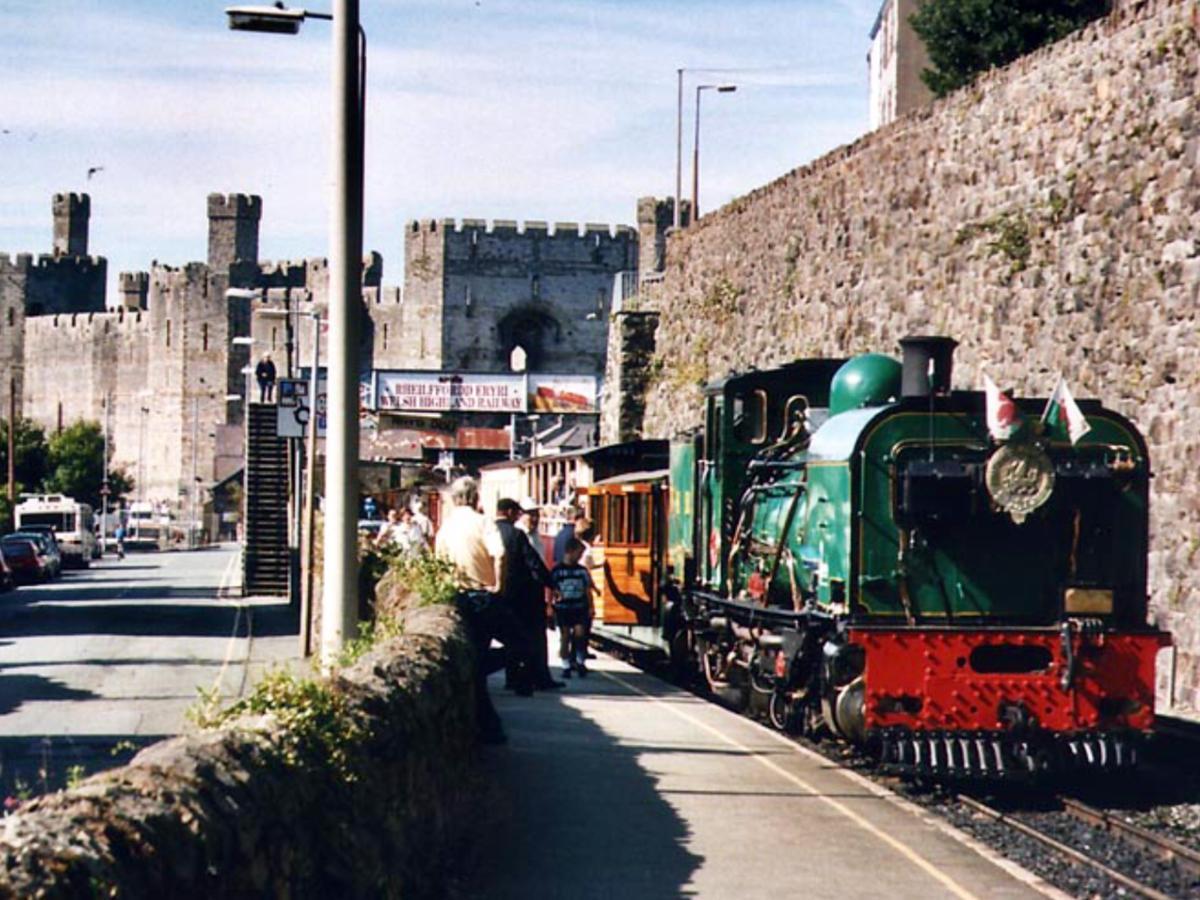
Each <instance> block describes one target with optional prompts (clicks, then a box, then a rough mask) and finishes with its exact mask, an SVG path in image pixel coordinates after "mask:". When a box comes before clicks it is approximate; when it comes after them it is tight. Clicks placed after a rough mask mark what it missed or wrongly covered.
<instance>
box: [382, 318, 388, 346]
mask: <svg viewBox="0 0 1200 900" xmlns="http://www.w3.org/2000/svg"><path fill="white" fill-rule="evenodd" d="M387 332H388V327H387V322H384V323H383V349H384V350H386V349H387Z"/></svg>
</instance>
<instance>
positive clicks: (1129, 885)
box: [956, 794, 1172, 900]
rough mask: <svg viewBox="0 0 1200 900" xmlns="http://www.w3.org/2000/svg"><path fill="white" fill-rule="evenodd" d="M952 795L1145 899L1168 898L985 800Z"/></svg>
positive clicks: (1170, 899)
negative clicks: (994, 807)
mask: <svg viewBox="0 0 1200 900" xmlns="http://www.w3.org/2000/svg"><path fill="white" fill-rule="evenodd" d="M956 799H957V800H958V802H959V803H961V804H963V805H964V806H966V807H967V808H968V809H971V810H973V811H974V812H976V813H978V814H979V815H982V816H985V817H987V818H989V819H992V820H993V821H995V822H998V823H1000V824H1002V825H1005V826H1007V827H1009V828H1012V829H1013V830H1014V831H1019V832H1020V833H1021V834H1023V835H1025V836H1026V837H1029V838H1032V839H1033V840H1035V841H1037V842H1038V843H1039V844H1042V845H1043V846H1044V847H1047V848H1049V849H1051V850H1053V851H1054V852H1055V853H1058V854H1060V855H1062V856H1065V857H1067V858H1068V859H1070V860H1073V861H1074V862H1077V863H1079V864H1080V865H1083V866H1086V867H1087V868H1089V869H1091V870H1093V871H1095V872H1099V873H1100V874H1102V875H1104V876H1105V877H1106V878H1109V879H1111V880H1112V881H1113V882H1115V883H1117V884H1119V885H1121V886H1122V887H1124V888H1126V889H1127V890H1129V891H1132V892H1133V893H1134V894H1136V895H1137V896H1139V897H1146V898H1147V900H1172V898H1171V896H1170V895H1169V894H1164V893H1163V892H1162V891H1159V890H1157V889H1155V888H1153V887H1150V886H1149V885H1147V884H1143V883H1142V882H1140V881H1138V880H1137V879H1136V878H1131V877H1130V876H1128V875H1126V874H1124V873H1123V872H1118V871H1117V870H1116V869H1114V868H1112V867H1111V866H1109V865H1108V864H1107V863H1105V862H1102V861H1101V860H1099V859H1097V858H1095V857H1093V856H1091V855H1089V854H1087V853H1084V852H1082V851H1081V850H1077V849H1075V848H1074V847H1068V846H1067V845H1066V844H1064V843H1063V842H1062V841H1060V840H1058V839H1056V838H1054V837H1051V836H1050V835H1048V834H1046V833H1045V832H1043V831H1041V830H1039V829H1037V828H1034V827H1033V826H1032V825H1029V824H1027V823H1025V822H1022V821H1020V820H1019V819H1016V818H1014V817H1012V816H1009V815H1006V814H1005V813H1002V812H1000V811H999V810H997V809H993V808H992V807H990V806H988V805H987V804H986V803H982V802H980V801H979V800H976V799H975V798H974V797H968V796H966V795H965V794H959V795H958V797H957V798H956Z"/></svg>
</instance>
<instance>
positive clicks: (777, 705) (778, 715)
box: [767, 691, 804, 734]
mask: <svg viewBox="0 0 1200 900" xmlns="http://www.w3.org/2000/svg"><path fill="white" fill-rule="evenodd" d="M767 715H768V716H770V719H771V725H773V726H774V727H775V728H776V729H777V730H779V731H782V732H783V733H784V734H800V733H801V732H802V731H803V730H804V719H803V717H802V716H801V715H799V714H798V713H797V710H796V705H795V704H794V703H792V702H791V701H790V700H788V699H787V697H786V696H785V695H784V694H782V693H780V692H779V691H776V692H775V693H773V694H772V695H771V704H770V706H768V707H767Z"/></svg>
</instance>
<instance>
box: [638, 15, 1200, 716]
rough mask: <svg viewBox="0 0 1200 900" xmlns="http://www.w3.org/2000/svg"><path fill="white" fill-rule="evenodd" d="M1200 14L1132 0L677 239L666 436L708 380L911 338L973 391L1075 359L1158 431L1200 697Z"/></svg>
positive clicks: (1164, 561)
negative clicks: (1198, 408)
mask: <svg viewBox="0 0 1200 900" xmlns="http://www.w3.org/2000/svg"><path fill="white" fill-rule="evenodd" d="M1198 20H1200V12H1198V10H1197V3H1196V2H1195V0H1151V2H1144V3H1137V4H1124V5H1123V6H1122V7H1120V8H1119V11H1118V12H1117V13H1114V14H1113V16H1112V17H1111V18H1109V19H1107V20H1102V21H1100V22H1097V23H1094V24H1093V25H1092V26H1090V27H1088V28H1086V29H1084V30H1083V31H1081V32H1079V33H1077V34H1075V35H1074V36H1072V37H1069V38H1067V39H1066V40H1064V41H1062V42H1061V43H1059V44H1057V45H1054V46H1052V47H1047V48H1043V49H1042V50H1040V51H1038V52H1036V53H1033V54H1031V55H1030V56H1028V57H1026V58H1024V59H1022V60H1020V61H1018V62H1017V63H1015V64H1014V65H1012V66H1010V67H1008V68H1007V69H1004V70H1000V71H995V72H992V73H990V74H988V75H985V76H984V77H982V78H981V79H979V81H978V82H977V83H976V84H975V85H973V86H972V87H970V88H967V89H965V90H963V91H960V92H959V93H957V94H955V95H954V96H952V97H950V98H947V99H946V100H944V101H942V102H939V103H937V104H935V105H934V106H933V107H932V108H931V109H929V110H925V111H921V112H918V113H915V114H913V115H911V116H908V117H906V118H904V119H901V120H899V121H898V122H896V123H894V124H893V125H891V126H889V127H886V128H884V129H881V130H880V131H877V132H875V133H873V134H871V135H869V136H868V137H866V138H864V139H862V140H860V141H858V142H857V143H855V144H853V145H851V146H848V147H845V148H842V149H840V150H836V151H834V152H833V153H830V154H829V155H827V156H825V157H824V158H822V159H820V160H818V161H816V162H814V163H813V164H811V165H809V166H805V167H802V168H799V169H796V170H794V171H792V172H789V173H788V174H786V175H784V176H783V177H781V178H779V179H778V180H777V181H775V182H773V183H771V184H769V185H766V186H765V187H763V188H760V189H759V190H756V191H755V192H753V193H751V194H749V195H747V196H745V197H742V198H740V199H738V200H735V201H734V202H732V203H730V204H729V205H727V206H726V207H724V208H723V209H721V210H719V211H718V212H716V213H714V214H711V215H708V216H704V217H703V218H702V219H701V220H700V221H699V222H698V223H697V224H696V226H694V227H693V228H691V229H688V230H687V231H685V232H682V233H676V234H674V235H673V236H672V237H670V238H669V240H668V247H667V260H666V272H665V278H664V280H663V282H661V284H658V285H647V286H645V288H644V291H643V293H644V296H643V298H642V305H643V308H646V307H647V306H649V307H651V308H656V309H658V310H660V312H661V322H662V324H661V327H660V329H659V331H658V334H657V353H658V359H659V361H660V368H659V372H660V373H661V377H660V378H659V379H658V381H657V383H656V384H655V385H654V386H653V389H652V390H651V391H650V395H649V398H648V403H647V410H646V419H645V421H646V431H647V433H648V436H669V435H671V434H673V433H674V432H676V431H678V430H680V429H682V428H685V427H687V426H691V425H694V424H697V423H698V421H699V415H700V410H701V407H700V404H699V402H698V401H699V392H698V389H697V386H696V385H697V382H698V381H701V380H703V379H705V378H707V377H709V376H715V375H718V374H724V373H725V372H726V371H727V370H728V369H746V368H747V367H749V366H751V365H756V366H758V367H760V368H762V367H768V366H774V365H777V364H779V363H782V362H785V361H787V360H791V359H794V358H797V357H803V356H842V355H847V354H852V353H858V352H862V351H867V350H877V351H885V352H894V351H896V349H897V346H896V342H897V340H898V339H899V338H901V337H903V336H905V335H907V334H918V333H937V334H947V335H951V336H954V337H956V338H957V339H958V340H959V341H961V344H962V346H961V347H960V348H959V351H958V355H957V366H956V372H957V375H956V381H957V384H958V385H959V386H960V387H978V386H979V385H980V383H981V378H980V375H981V372H982V371H983V370H984V368H985V367H986V369H987V371H988V372H989V373H990V374H991V376H992V377H993V378H994V379H995V380H996V381H997V382H998V383H1000V384H1001V385H1004V386H1006V387H1012V388H1014V389H1015V390H1016V391H1017V392H1018V393H1020V394H1024V395H1029V396H1039V395H1040V396H1045V395H1046V394H1048V393H1049V391H1050V390H1051V389H1052V387H1053V385H1054V382H1055V379H1056V377H1057V374H1058V373H1059V372H1062V373H1063V374H1064V375H1065V376H1066V377H1067V379H1068V380H1069V382H1070V385H1071V387H1072V389H1073V391H1074V393H1075V394H1076V396H1085V397H1098V398H1102V399H1103V400H1105V401H1106V402H1107V403H1108V404H1109V405H1111V406H1113V407H1115V408H1116V409H1117V410H1119V411H1120V412H1122V413H1124V414H1126V415H1128V416H1130V417H1131V418H1132V419H1133V420H1134V421H1135V422H1136V423H1138V424H1139V425H1140V426H1141V428H1142V429H1143V430H1144V431H1145V433H1146V434H1147V437H1148V439H1149V442H1150V448H1151V453H1152V459H1153V462H1154V468H1155V473H1156V477H1155V480H1154V482H1153V491H1154V495H1153V512H1152V516H1153V520H1152V526H1153V534H1152V541H1153V543H1152V547H1153V550H1152V553H1151V561H1150V565H1151V588H1152V604H1153V616H1154V619H1155V621H1156V622H1157V623H1158V624H1160V625H1162V626H1164V627H1166V628H1168V629H1170V630H1171V631H1173V632H1174V635H1175V641H1176V645H1177V647H1178V656H1177V661H1176V668H1175V675H1176V679H1177V682H1176V685H1175V690H1174V700H1175V701H1176V702H1177V703H1178V704H1180V705H1181V706H1184V707H1188V708H1192V709H1197V708H1200V615H1197V612H1200V575H1197V572H1196V565H1195V563H1196V560H1197V549H1198V548H1200V419H1198V418H1197V417H1196V416H1194V415H1192V414H1191V413H1192V412H1193V410H1194V408H1195V405H1196V404H1197V402H1198V401H1200V329H1198V328H1197V322H1196V317H1197V310H1198V301H1200V245H1198V239H1200V234H1198V231H1197V226H1198V225H1200V183H1198V180H1197V177H1198V176H1197V164H1198V162H1200V117H1198V115H1197V107H1196V96H1197V94H1198V93H1200V80H1198V68H1200V40H1198V34H1197V29H1198Z"/></svg>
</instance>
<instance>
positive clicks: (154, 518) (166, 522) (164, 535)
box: [125, 500, 171, 550]
mask: <svg viewBox="0 0 1200 900" xmlns="http://www.w3.org/2000/svg"><path fill="white" fill-rule="evenodd" d="M170 537H171V518H170V516H168V515H166V514H165V513H163V512H161V511H160V510H159V509H158V508H157V507H155V505H154V504H153V503H150V502H148V501H142V500H138V501H135V502H133V503H130V504H129V510H128V512H127V514H126V517H125V547H126V548H127V549H137V550H164V549H166V547H167V544H168V542H169V540H170Z"/></svg>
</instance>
